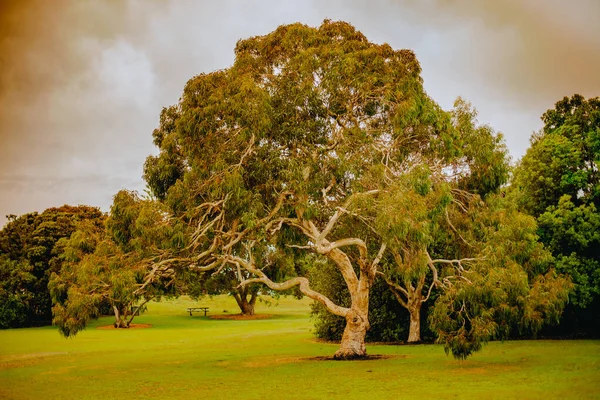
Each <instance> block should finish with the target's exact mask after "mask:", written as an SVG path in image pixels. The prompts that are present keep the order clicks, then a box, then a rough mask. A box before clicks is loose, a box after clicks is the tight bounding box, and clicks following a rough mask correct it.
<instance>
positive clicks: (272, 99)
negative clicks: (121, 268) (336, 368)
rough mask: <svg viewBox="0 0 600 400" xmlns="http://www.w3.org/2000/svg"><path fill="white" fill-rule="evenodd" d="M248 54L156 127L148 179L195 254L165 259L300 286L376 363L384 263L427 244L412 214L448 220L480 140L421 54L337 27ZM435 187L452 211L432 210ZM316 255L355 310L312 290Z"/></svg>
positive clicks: (274, 37) (253, 42)
mask: <svg viewBox="0 0 600 400" xmlns="http://www.w3.org/2000/svg"><path fill="white" fill-rule="evenodd" d="M235 56H236V58H235V62H234V64H233V66H231V67H230V68H228V69H224V70H220V71H215V72H212V73H208V74H201V75H198V76H196V77H194V78H192V79H190V81H188V83H187V84H186V87H185V89H184V92H183V95H182V98H181V100H180V102H179V103H178V104H177V105H175V106H172V107H169V108H166V109H164V110H163V113H162V115H161V120H160V126H159V128H158V129H156V130H155V131H154V134H153V136H154V142H155V144H156V145H157V146H158V147H159V149H160V154H159V155H158V156H156V157H154V156H151V157H149V158H148V159H147V161H146V164H145V178H146V181H147V182H148V185H149V187H150V188H151V189H152V191H153V193H154V194H155V195H156V197H157V198H159V199H161V201H163V202H164V203H165V204H166V205H167V206H168V207H169V209H170V211H171V213H172V214H173V218H176V219H177V220H178V221H181V222H182V224H183V226H185V227H186V228H185V229H186V232H185V237H186V247H185V249H184V250H183V251H180V252H177V253H176V254H173V256H172V258H171V259H170V260H167V261H165V262H170V263H171V265H172V266H174V267H182V268H186V267H188V268H189V267H191V268H194V269H196V270H203V271H214V273H219V272H221V271H223V270H224V269H226V268H233V269H234V270H235V271H237V273H238V276H242V274H243V273H244V272H248V273H250V274H252V276H253V277H251V278H249V279H243V281H242V282H241V284H240V286H242V287H243V286H246V285H250V284H257V283H261V284H264V285H266V286H267V287H268V288H270V289H272V290H289V289H293V288H295V289H296V290H299V291H300V292H301V293H303V294H304V295H306V296H308V297H310V298H312V299H314V300H316V301H318V302H320V303H321V304H323V306H324V307H326V308H327V310H328V311H329V312H331V313H333V314H335V315H338V316H340V317H342V318H344V319H345V320H346V327H345V330H344V333H343V335H342V340H341V345H340V349H339V350H338V351H337V352H336V354H335V356H334V357H336V358H339V359H352V358H357V357H364V356H365V355H366V349H365V343H364V339H365V334H366V332H367V330H368V329H369V315H368V309H369V308H368V306H369V291H370V288H371V287H372V285H373V283H374V279H375V277H376V275H377V273H378V271H380V268H381V266H382V263H383V262H385V261H386V260H388V259H389V257H390V254H392V252H393V251H395V252H398V253H399V252H401V251H402V247H406V246H402V242H405V243H408V244H409V245H410V247H411V248H414V249H416V248H419V246H421V245H422V244H423V243H425V242H426V241H427V240H426V239H424V238H423V235H420V234H419V232H420V231H421V228H418V227H417V228H415V227H414V226H413V225H414V224H416V223H418V222H417V221H415V220H414V219H412V218H411V214H410V213H409V214H406V213H403V211H405V210H407V209H410V208H411V207H414V208H417V209H423V210H425V211H424V214H423V216H426V215H427V214H428V213H432V217H435V216H437V215H439V214H440V212H441V211H442V210H443V207H444V206H445V205H446V204H447V203H448V202H451V201H452V199H453V197H454V196H455V194H453V193H452V189H453V187H452V186H449V185H450V182H454V183H455V184H456V185H460V184H461V182H467V181H465V180H464V179H463V178H465V179H466V178H467V177H468V176H479V175H477V174H476V172H481V171H484V170H485V168H484V167H485V165H484V164H480V165H477V164H476V163H472V164H471V165H470V166H469V165H467V164H468V163H466V162H467V161H468V160H469V158H470V157H472V156H473V154H470V153H469V151H467V150H464V143H465V140H467V139H468V138H467V136H468V135H467V134H465V133H464V132H461V131H460V129H456V127H455V126H454V125H453V124H452V120H451V116H450V115H449V114H448V113H446V112H444V111H443V110H441V109H440V108H439V106H437V104H436V103H435V102H434V101H432V100H431V99H430V98H429V97H428V96H427V94H426V93H425V91H424V90H423V86H422V79H421V77H420V72H421V69H420V66H419V63H418V61H417V59H416V57H415V55H414V53H413V52H412V51H409V50H394V49H392V48H391V47H390V46H389V45H387V44H382V45H377V44H373V43H370V42H369V41H368V40H367V39H366V38H365V37H364V36H363V35H362V34H361V33H360V32H358V31H356V30H355V29H354V28H353V27H352V26H351V25H349V24H347V23H344V22H331V21H325V22H324V23H323V24H322V25H321V26H320V27H319V28H316V29H315V28H310V27H307V26H304V25H301V24H293V25H286V26H281V27H279V28H278V29H277V30H275V31H274V32H272V33H270V34H268V35H265V36H258V37H254V38H250V39H247V40H240V41H239V42H238V43H237V45H236V48H235ZM482 147H483V149H482ZM474 148H476V147H474ZM479 149H480V150H481V151H482V152H485V146H479ZM465 163H466V164H465ZM480 176H481V177H483V178H484V177H485V176H490V175H489V174H488V175H486V173H481V174H480ZM484 181H485V179H484ZM456 189H457V190H461V191H462V190H463V189H461V187H460V186H457V187H456ZM469 189H470V188H466V189H465V190H469ZM430 193H434V195H433V197H434V198H436V199H438V200H436V201H438V202H439V203H440V206H436V205H435V204H433V203H434V202H433V203H431V204H425V203H427V202H428V200H427V199H428V197H427V196H428V195H429V194H430ZM430 205H431V206H432V207H433V208H432V209H431V211H430V210H429V208H430ZM398 238H400V239H398ZM309 256H310V257H309ZM311 257H313V258H311ZM315 257H316V258H315ZM310 259H312V260H316V261H315V263H316V264H315V265H318V264H319V263H328V265H330V266H334V267H335V270H337V273H339V274H340V275H341V276H342V278H343V280H344V283H345V285H346V287H347V289H348V296H349V301H348V302H347V303H346V304H347V305H346V306H341V305H340V304H336V303H335V302H334V301H332V300H331V299H330V298H329V297H327V296H325V295H324V294H323V293H320V292H317V291H315V290H313V288H311V285H310V281H309V279H308V277H307V268H305V265H306V263H307V262H308V261H307V260H310Z"/></svg>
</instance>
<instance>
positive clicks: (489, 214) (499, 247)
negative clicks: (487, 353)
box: [429, 196, 572, 358]
mask: <svg viewBox="0 0 600 400" xmlns="http://www.w3.org/2000/svg"><path fill="white" fill-rule="evenodd" d="M486 203H487V204H486V205H485V206H481V205H477V204H474V205H473V204H472V205H470V207H472V208H474V209H473V210H472V211H471V212H469V213H466V214H464V215H463V220H462V221H460V219H459V218H458V217H456V218H455V219H454V220H455V221H456V223H455V225H454V226H455V227H456V230H457V234H460V235H461V236H462V237H463V238H464V239H465V242H464V243H465V245H463V246H461V247H463V249H460V248H457V249H456V251H458V252H459V254H460V252H461V251H465V250H467V251H469V252H470V253H471V254H473V253H474V254H476V257H477V258H476V259H475V260H474V261H473V262H472V263H471V264H470V265H469V268H464V270H463V271H461V269H462V265H459V267H460V268H459V269H458V272H461V279H452V280H449V279H443V282H442V285H441V286H442V287H443V290H441V291H440V295H439V297H438V299H437V300H436V302H435V305H434V307H433V308H432V309H431V313H430V315H429V322H430V325H431V329H432V330H434V331H435V332H436V333H437V334H438V342H440V343H443V344H444V345H445V349H446V352H452V354H453V355H454V356H455V357H456V358H466V357H467V356H469V355H470V354H472V353H473V352H474V351H477V350H479V349H480V348H481V346H482V344H483V343H485V342H487V341H488V340H491V339H503V338H508V337H510V336H515V335H520V334H525V333H530V334H533V335H535V334H536V333H537V332H539V330H540V329H541V328H542V326H544V324H552V323H554V324H556V323H557V322H558V320H559V318H560V316H561V314H562V311H563V308H564V306H565V304H566V303H567V300H568V295H569V292H570V290H571V289H572V285H571V282H570V280H569V279H568V277H564V276H562V275H558V274H557V273H556V272H555V270H554V268H553V267H554V259H553V257H552V255H551V254H550V252H549V251H548V250H547V249H546V248H544V246H543V245H542V244H541V243H540V242H539V241H538V236H537V234H536V229H537V225H536V223H535V220H534V219H533V218H532V217H530V216H528V215H525V214H523V213H520V212H519V211H517V210H516V208H515V206H514V205H513V204H512V203H511V202H510V201H507V200H506V199H505V198H503V197H500V196H491V197H489V198H488V199H487V202H486ZM455 243H460V242H456V241H455ZM467 243H468V244H467ZM466 248H468V249H466ZM457 258H458V257H457Z"/></svg>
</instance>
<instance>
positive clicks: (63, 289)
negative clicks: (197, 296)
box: [49, 190, 183, 337]
mask: <svg viewBox="0 0 600 400" xmlns="http://www.w3.org/2000/svg"><path fill="white" fill-rule="evenodd" d="M178 236H179V231H178V227H177V225H175V226H173V225H171V224H169V223H168V221H167V219H166V213H165V212H164V210H162V208H161V205H160V204H159V203H157V202H154V201H151V200H143V199H141V198H139V196H138V195H137V194H136V193H135V192H130V191H126V190H122V191H120V192H119V193H117V194H116V195H115V197H114V201H113V205H112V206H111V210H110V214H109V216H108V218H107V220H106V224H105V225H104V226H98V225H96V224H93V223H89V222H86V221H84V222H82V223H79V224H78V225H77V230H76V231H75V232H74V233H73V234H72V235H71V237H70V238H69V239H63V240H62V242H61V243H60V244H61V246H62V248H63V250H62V259H63V260H64V262H63V265H62V268H61V269H60V271H58V272H57V273H54V274H53V275H52V278H51V280H50V284H49V288H50V292H51V295H52V300H53V304H54V305H53V308H52V312H53V315H54V319H53V323H54V324H55V325H57V326H58V327H59V332H60V333H61V334H62V335H64V336H65V337H69V336H74V335H76V334H77V333H78V332H79V331H80V330H82V329H84V328H85V326H86V324H87V323H88V321H89V320H90V318H95V317H97V316H98V314H99V313H100V309H101V308H102V305H103V304H106V303H107V304H109V306H110V308H111V311H113V312H114V313H115V319H116V321H115V324H116V325H115V326H117V327H124V328H126V327H128V326H129V324H130V323H131V321H132V320H133V317H134V315H132V313H131V309H132V307H133V306H135V305H136V304H137V303H138V302H140V301H142V302H145V301H148V300H150V299H159V298H160V297H161V296H163V295H172V294H175V293H177V289H176V288H175V286H174V284H173V279H174V276H175V273H174V271H172V270H170V269H159V268H157V265H156V262H158V259H159V258H160V255H161V251H167V250H170V249H172V248H177V247H180V246H182V245H183V243H180V241H179V240H178V239H177V237H178ZM153 257H156V258H153Z"/></svg>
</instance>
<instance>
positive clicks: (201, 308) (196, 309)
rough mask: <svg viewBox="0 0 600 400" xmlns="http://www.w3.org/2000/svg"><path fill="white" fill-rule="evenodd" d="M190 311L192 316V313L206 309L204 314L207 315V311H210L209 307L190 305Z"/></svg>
mask: <svg viewBox="0 0 600 400" xmlns="http://www.w3.org/2000/svg"><path fill="white" fill-rule="evenodd" d="M187 310H188V312H189V313H190V317H191V316H192V313H195V312H200V311H204V316H205V317H206V313H207V312H208V307H188V309H187Z"/></svg>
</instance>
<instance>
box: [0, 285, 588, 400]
mask: <svg viewBox="0 0 600 400" xmlns="http://www.w3.org/2000/svg"><path fill="white" fill-rule="evenodd" d="M276 302H278V305H277V306H274V305H273V306H267V305H265V304H258V306H257V311H258V313H259V314H271V315H272V317H271V318H268V319H257V320H217V319H210V318H209V317H204V316H201V315H200V316H198V314H195V315H194V316H193V317H190V316H189V314H187V313H186V310H185V309H186V307H188V306H208V307H210V312H209V315H222V314H232V313H236V312H237V309H236V306H235V302H234V301H233V299H231V298H228V297H225V296H219V297H215V298H213V299H204V300H201V301H199V302H194V301H191V300H189V299H187V298H180V299H177V300H174V301H165V302H162V303H152V304H150V305H149V306H148V311H147V312H146V313H145V314H143V315H142V316H140V317H138V318H136V320H135V321H134V322H135V323H140V324H142V323H143V324H152V327H151V328H147V329H129V330H102V329H96V327H98V326H102V325H107V324H110V323H111V319H110V318H102V319H100V320H98V321H94V322H93V323H92V324H91V325H90V326H89V327H88V329H87V330H85V331H84V332H81V333H80V334H79V335H77V337H75V338H73V339H64V338H62V337H61V336H59V334H58V332H57V331H56V329H55V328H53V327H45V328H30V329H14V330H4V331H0V398H2V399H4V398H7V399H107V400H108V399H150V398H151V399H198V398H204V399H237V398H239V399H328V398H331V399H463V398H464V399H600V341H509V342H504V343H499V342H498V343H490V344H488V345H487V346H485V347H484V349H483V351H481V352H479V353H477V354H476V355H475V356H473V357H471V358H470V359H469V360H467V361H456V360H454V359H453V358H452V357H448V356H446V355H445V353H444V351H443V348H442V347H441V346H438V345H415V346H385V345H377V346H375V345H370V346H368V352H369V354H381V355H387V356H389V357H388V358H385V359H378V360H368V361H352V362H339V361H330V360H322V359H321V360H320V359H318V357H323V356H331V355H332V354H333V353H334V352H335V350H336V348H337V345H335V344H328V343H321V342H317V341H315V340H314V339H313V336H312V335H311V332H310V330H311V321H310V319H309V317H308V314H309V301H308V300H307V299H304V300H295V299H292V298H282V299H279V300H278V301H276ZM225 310H227V313H226V312H224V311H225Z"/></svg>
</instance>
